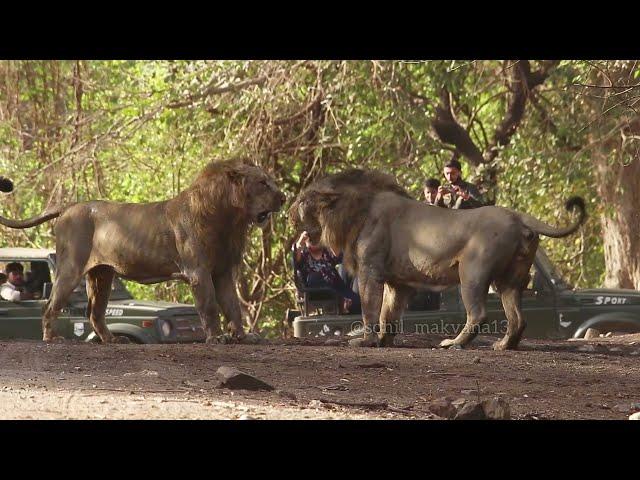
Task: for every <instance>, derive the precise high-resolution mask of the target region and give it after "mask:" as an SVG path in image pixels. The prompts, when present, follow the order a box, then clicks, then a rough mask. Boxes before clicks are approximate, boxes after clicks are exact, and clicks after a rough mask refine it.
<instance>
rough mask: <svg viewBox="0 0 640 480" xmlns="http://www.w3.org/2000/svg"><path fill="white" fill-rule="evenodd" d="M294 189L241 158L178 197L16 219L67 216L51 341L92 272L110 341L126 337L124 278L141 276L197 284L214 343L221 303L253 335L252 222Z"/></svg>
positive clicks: (61, 229) (102, 331)
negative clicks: (245, 293) (242, 298)
mask: <svg viewBox="0 0 640 480" xmlns="http://www.w3.org/2000/svg"><path fill="white" fill-rule="evenodd" d="M284 201H285V196H284V194H283V193H282V192H280V191H279V190H278V188H277V187H276V185H275V183H274V181H273V179H272V178H271V177H270V176H269V175H268V174H267V173H265V172H264V171H263V170H262V169H260V168H259V167H257V166H254V165H248V164H245V163H243V162H242V161H238V160H230V161H224V162H222V161H221V162H212V163H210V164H209V165H207V166H206V167H205V169H204V170H203V171H202V172H201V173H200V175H199V176H198V177H197V178H196V180H195V181H194V182H193V184H192V185H191V186H190V187H189V188H187V189H186V190H184V191H182V192H181V193H180V194H179V195H178V196H176V197H175V198H172V199H171V200H166V201H163V202H153V203H140V204H136V203H116V202H107V201H89V202H82V203H75V204H71V205H67V206H65V207H58V208H52V209H48V210H46V211H45V212H44V213H42V214H41V215H39V216H37V217H33V218H30V219H28V220H22V221H15V220H10V219H7V218H4V217H0V223H1V224H2V225H5V226H7V227H11V228H27V227H33V226H35V225H39V224H41V223H43V222H45V221H47V220H50V219H52V218H56V217H60V218H59V219H58V220H57V223H56V225H55V236H56V254H57V272H56V279H55V283H54V285H53V291H52V294H51V298H50V299H49V301H48V302H47V305H46V307H45V310H44V314H43V317H42V330H43V339H44V340H45V341H51V340H53V339H54V331H53V327H52V323H53V322H54V321H55V319H56V318H57V316H58V313H59V311H60V309H62V308H63V307H64V306H66V305H67V300H68V298H69V295H70V294H71V292H72V291H73V290H74V289H75V288H76V286H77V285H78V284H79V283H80V280H81V278H82V276H83V275H86V278H87V295H88V297H89V308H88V311H89V312H90V320H91V325H92V326H93V329H94V330H95V332H96V333H97V334H98V335H99V336H100V339H101V340H102V341H103V342H105V343H108V342H114V341H116V339H115V338H114V336H113V335H112V334H111V332H109V330H108V329H107V326H106V324H105V309H106V306H107V302H108V300H109V293H110V291H111V282H112V281H113V277H114V275H116V274H118V275H120V276H121V277H123V278H125V279H128V280H134V281H136V282H139V283H145V284H148V283H158V282H163V281H167V280H171V279H180V280H183V281H185V282H187V283H189V284H190V285H191V288H192V289H193V295H194V298H195V305H196V309H197V311H198V314H199V315H200V320H201V321H202V325H203V328H204V330H205V332H206V335H207V342H209V343H212V342H216V341H217V337H218V336H219V335H220V334H221V333H222V331H221V328H220V322H219V318H218V306H217V304H219V306H220V308H221V310H222V312H223V313H224V315H225V317H226V318H227V321H228V322H229V323H230V324H231V329H232V334H233V335H234V336H235V337H236V338H238V339H241V338H243V337H244V331H243V329H242V320H241V314H240V306H239V303H238V297H237V294H236V290H235V284H234V279H233V273H234V269H235V267H236V266H238V264H239V263H240V261H241V257H242V252H243V249H244V245H245V241H246V238H247V233H248V230H249V227H250V226H251V224H254V223H255V224H257V225H258V226H260V227H264V226H266V224H267V223H268V220H269V216H270V214H271V213H272V212H275V211H278V210H279V209H280V208H281V206H282V205H283V203H284Z"/></svg>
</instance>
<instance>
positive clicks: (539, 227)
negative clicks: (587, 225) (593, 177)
mask: <svg viewBox="0 0 640 480" xmlns="http://www.w3.org/2000/svg"><path fill="white" fill-rule="evenodd" d="M565 207H566V209H567V210H569V211H570V212H571V211H573V210H575V209H576V208H577V209H578V210H579V214H580V216H579V217H578V220H576V222H575V223H574V224H572V225H569V226H568V227H564V228H556V227H552V226H551V225H547V224H546V223H544V222H541V221H540V220H538V219H537V218H534V217H532V216H531V215H528V214H526V213H520V214H519V215H520V218H521V219H522V223H524V224H525V225H526V226H527V227H528V228H529V229H531V230H532V231H534V232H536V233H538V234H540V235H545V236H547V237H552V238H562V237H566V236H567V235H571V234H572V233H573V232H575V231H576V230H578V228H580V225H582V224H583V223H584V221H585V219H586V218H587V210H586V208H585V205H584V200H583V199H582V198H581V197H571V198H570V199H569V200H567V203H566V204H565Z"/></svg>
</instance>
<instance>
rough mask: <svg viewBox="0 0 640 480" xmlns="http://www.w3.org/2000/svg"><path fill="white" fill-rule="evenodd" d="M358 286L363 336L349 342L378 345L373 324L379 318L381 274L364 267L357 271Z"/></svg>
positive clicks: (377, 321)
mask: <svg viewBox="0 0 640 480" xmlns="http://www.w3.org/2000/svg"><path fill="white" fill-rule="evenodd" d="M358 280H359V286H360V299H361V302H362V323H363V328H364V336H363V337H362V338H356V339H353V340H351V341H350V342H349V344H350V345H351V346H354V347H373V346H377V345H378V336H377V335H376V332H375V330H374V329H375V326H376V325H378V323H379V319H380V310H381V308H382V298H383V293H384V283H383V282H382V278H381V275H380V274H379V272H378V271H376V270H374V269H366V270H361V271H360V272H358Z"/></svg>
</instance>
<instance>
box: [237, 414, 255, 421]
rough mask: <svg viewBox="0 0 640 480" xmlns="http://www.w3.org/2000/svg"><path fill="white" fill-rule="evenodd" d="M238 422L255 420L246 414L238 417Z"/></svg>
mask: <svg viewBox="0 0 640 480" xmlns="http://www.w3.org/2000/svg"><path fill="white" fill-rule="evenodd" d="M238 420H257V418H255V417H252V416H250V415H247V414H246V413H245V414H244V415H240V416H239V417H238Z"/></svg>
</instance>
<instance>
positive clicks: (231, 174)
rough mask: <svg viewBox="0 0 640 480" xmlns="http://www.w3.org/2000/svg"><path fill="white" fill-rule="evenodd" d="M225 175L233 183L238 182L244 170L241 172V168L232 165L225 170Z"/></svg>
mask: <svg viewBox="0 0 640 480" xmlns="http://www.w3.org/2000/svg"><path fill="white" fill-rule="evenodd" d="M227 177H228V178H229V180H231V181H232V182H233V183H240V182H242V179H243V178H244V172H242V170H241V168H239V167H233V168H230V169H229V170H227Z"/></svg>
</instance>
